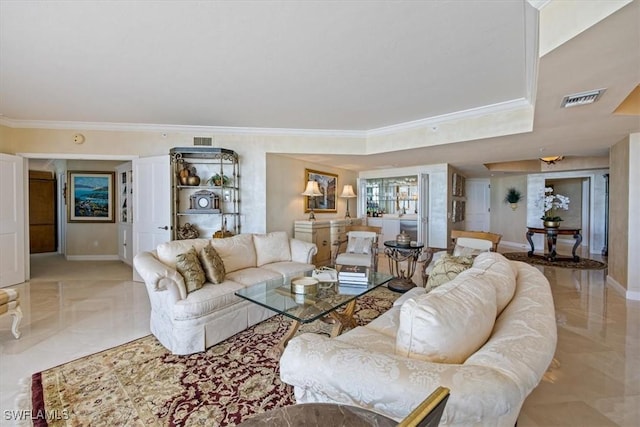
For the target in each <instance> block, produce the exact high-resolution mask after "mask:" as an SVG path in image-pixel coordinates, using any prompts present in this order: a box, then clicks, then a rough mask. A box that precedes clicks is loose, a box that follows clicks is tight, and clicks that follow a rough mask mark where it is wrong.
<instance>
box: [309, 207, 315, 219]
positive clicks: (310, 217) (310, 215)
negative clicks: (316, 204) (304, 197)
mask: <svg viewBox="0 0 640 427" xmlns="http://www.w3.org/2000/svg"><path fill="white" fill-rule="evenodd" d="M315 220H316V216H315V214H314V213H313V209H311V211H310V212H309V221H315Z"/></svg>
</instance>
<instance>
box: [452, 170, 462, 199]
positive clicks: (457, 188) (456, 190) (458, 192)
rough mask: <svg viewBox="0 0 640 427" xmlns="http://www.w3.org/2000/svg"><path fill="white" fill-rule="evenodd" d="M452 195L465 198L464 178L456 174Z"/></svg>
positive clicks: (454, 175)
mask: <svg viewBox="0 0 640 427" xmlns="http://www.w3.org/2000/svg"><path fill="white" fill-rule="evenodd" d="M452 195H454V196H459V197H464V176H462V175H459V174H457V173H455V172H454V174H453V183H452Z"/></svg>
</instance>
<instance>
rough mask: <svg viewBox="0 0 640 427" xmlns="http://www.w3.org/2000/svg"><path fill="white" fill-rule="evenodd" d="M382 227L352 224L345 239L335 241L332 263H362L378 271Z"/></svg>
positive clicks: (336, 264) (335, 264)
mask: <svg viewBox="0 0 640 427" xmlns="http://www.w3.org/2000/svg"><path fill="white" fill-rule="evenodd" d="M381 233H382V227H373V226H367V225H352V226H350V227H349V231H348V232H347V237H346V239H344V240H339V241H335V242H333V246H334V249H335V250H334V251H332V252H333V257H332V260H331V263H332V264H333V265H334V266H336V267H337V266H338V265H361V266H365V267H369V268H371V270H372V271H378V236H379V235H380V234H381Z"/></svg>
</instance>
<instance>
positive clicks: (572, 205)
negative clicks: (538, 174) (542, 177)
mask: <svg viewBox="0 0 640 427" xmlns="http://www.w3.org/2000/svg"><path fill="white" fill-rule="evenodd" d="M545 185H547V186H549V185H551V186H553V189H554V191H553V192H554V193H555V194H561V195H563V196H567V197H568V198H569V209H568V210H566V211H565V210H562V209H559V210H556V211H555V214H554V215H557V216H559V217H560V218H562V226H563V227H567V228H570V227H575V228H583V225H582V178H568V179H548V180H546V184H545Z"/></svg>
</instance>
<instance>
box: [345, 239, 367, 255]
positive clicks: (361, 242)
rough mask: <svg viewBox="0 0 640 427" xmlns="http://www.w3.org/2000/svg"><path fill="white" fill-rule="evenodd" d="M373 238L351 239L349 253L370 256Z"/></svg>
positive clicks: (348, 246) (348, 244)
mask: <svg viewBox="0 0 640 427" xmlns="http://www.w3.org/2000/svg"><path fill="white" fill-rule="evenodd" d="M372 242H373V239H372V238H371V237H351V236H350V237H349V242H348V243H347V252H348V253H350V254H368V253H370V252H371V243H372Z"/></svg>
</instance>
